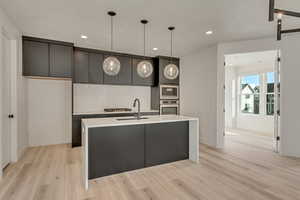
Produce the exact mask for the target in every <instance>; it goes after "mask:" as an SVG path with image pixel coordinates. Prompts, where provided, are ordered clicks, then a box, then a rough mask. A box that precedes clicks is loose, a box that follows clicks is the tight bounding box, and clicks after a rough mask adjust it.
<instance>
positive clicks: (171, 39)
mask: <svg viewBox="0 0 300 200" xmlns="http://www.w3.org/2000/svg"><path fill="white" fill-rule="evenodd" d="M171 57H173V31H171Z"/></svg>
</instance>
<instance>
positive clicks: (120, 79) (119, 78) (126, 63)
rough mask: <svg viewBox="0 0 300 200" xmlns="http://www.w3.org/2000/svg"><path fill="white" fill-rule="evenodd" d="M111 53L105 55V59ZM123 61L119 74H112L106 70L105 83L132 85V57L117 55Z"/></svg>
mask: <svg viewBox="0 0 300 200" xmlns="http://www.w3.org/2000/svg"><path fill="white" fill-rule="evenodd" d="M109 56H110V55H105V56H104V59H105V58H107V57H109ZM115 57H116V58H118V60H119V61H120V63H121V69H120V72H119V74H118V75H116V76H110V75H107V74H106V73H105V72H104V76H103V77H104V84H112V85H131V83H132V80H131V70H132V67H131V65H132V59H131V58H130V57H127V56H115Z"/></svg>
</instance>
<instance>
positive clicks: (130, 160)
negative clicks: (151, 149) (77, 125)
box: [88, 125, 145, 179]
mask: <svg viewBox="0 0 300 200" xmlns="http://www.w3.org/2000/svg"><path fill="white" fill-rule="evenodd" d="M88 134H89V136H88V137H89V141H88V145H89V146H88V157H89V158H88V160H89V161H88V162H89V167H88V172H89V173H88V174H89V179H93V178H98V177H102V176H107V175H111V174H115V173H120V172H124V171H128V170H134V169H139V168H143V167H144V161H145V159H144V156H145V155H144V139H145V138H144V125H133V126H115V127H102V128H101V127H100V128H89V133H88Z"/></svg>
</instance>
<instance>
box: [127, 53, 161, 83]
mask: <svg viewBox="0 0 300 200" xmlns="http://www.w3.org/2000/svg"><path fill="white" fill-rule="evenodd" d="M143 60H144V59H136V58H133V59H132V84H133V85H141V86H153V85H154V77H155V67H154V65H153V60H152V59H145V60H147V61H149V62H150V63H152V66H153V72H152V74H151V76H149V77H147V78H142V77H141V76H139V74H138V72H137V66H138V64H139V63H140V62H141V61H143Z"/></svg>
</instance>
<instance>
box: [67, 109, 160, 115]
mask: <svg viewBox="0 0 300 200" xmlns="http://www.w3.org/2000/svg"><path fill="white" fill-rule="evenodd" d="M136 112H137V111H135V110H132V111H120V112H104V111H91V112H74V113H73V115H107V114H108V115H109V114H126V113H136ZM141 113H159V111H158V110H141Z"/></svg>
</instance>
